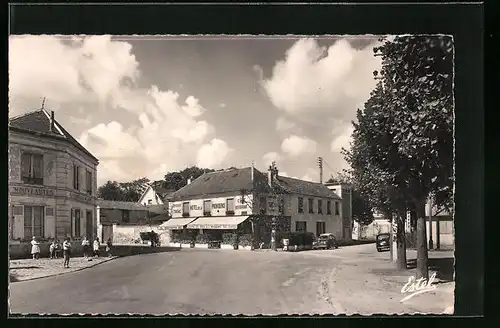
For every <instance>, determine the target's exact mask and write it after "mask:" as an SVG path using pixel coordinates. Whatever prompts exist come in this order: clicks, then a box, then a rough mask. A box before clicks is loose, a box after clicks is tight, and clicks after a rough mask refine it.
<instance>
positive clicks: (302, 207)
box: [297, 197, 304, 213]
mask: <svg viewBox="0 0 500 328" xmlns="http://www.w3.org/2000/svg"><path fill="white" fill-rule="evenodd" d="M298 203H299V205H298V207H297V208H298V212H299V213H304V198H303V197H299V199H298Z"/></svg>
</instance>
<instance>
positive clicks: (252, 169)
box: [250, 161, 254, 181]
mask: <svg viewBox="0 0 500 328" xmlns="http://www.w3.org/2000/svg"><path fill="white" fill-rule="evenodd" d="M253 170H254V162H253V161H252V169H251V171H250V172H251V175H252V181H253V174H254V173H253Z"/></svg>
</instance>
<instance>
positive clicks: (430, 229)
mask: <svg viewBox="0 0 500 328" xmlns="http://www.w3.org/2000/svg"><path fill="white" fill-rule="evenodd" d="M428 204H429V249H434V241H433V240H432V195H431V196H430V197H429V202H428Z"/></svg>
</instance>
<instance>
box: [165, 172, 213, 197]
mask: <svg viewBox="0 0 500 328" xmlns="http://www.w3.org/2000/svg"><path fill="white" fill-rule="evenodd" d="M210 172H215V170H213V169H207V168H199V167H197V166H191V167H187V168H185V169H183V170H181V171H177V172H168V173H167V174H166V175H165V179H164V180H163V181H161V187H163V188H165V189H168V190H173V191H177V190H179V189H181V188H182V187H184V186H185V185H187V182H188V179H191V180H195V179H197V178H199V177H200V176H202V175H203V174H205V173H210Z"/></svg>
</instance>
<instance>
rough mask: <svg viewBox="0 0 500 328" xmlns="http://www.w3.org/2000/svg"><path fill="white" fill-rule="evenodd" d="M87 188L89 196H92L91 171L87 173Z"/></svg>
mask: <svg viewBox="0 0 500 328" xmlns="http://www.w3.org/2000/svg"><path fill="white" fill-rule="evenodd" d="M85 187H86V189H87V194H89V195H92V172H90V171H89V170H87V171H86V172H85Z"/></svg>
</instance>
